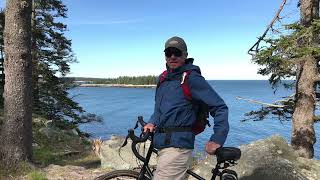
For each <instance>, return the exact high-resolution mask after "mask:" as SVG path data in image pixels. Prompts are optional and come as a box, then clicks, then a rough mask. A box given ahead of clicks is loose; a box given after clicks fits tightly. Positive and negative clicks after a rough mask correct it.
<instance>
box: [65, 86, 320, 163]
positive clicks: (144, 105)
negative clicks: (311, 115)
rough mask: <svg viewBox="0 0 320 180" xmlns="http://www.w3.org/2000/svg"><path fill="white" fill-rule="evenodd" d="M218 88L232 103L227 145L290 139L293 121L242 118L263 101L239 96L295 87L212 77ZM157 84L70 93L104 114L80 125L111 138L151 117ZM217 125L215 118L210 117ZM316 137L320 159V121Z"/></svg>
mask: <svg viewBox="0 0 320 180" xmlns="http://www.w3.org/2000/svg"><path fill="white" fill-rule="evenodd" d="M208 82H209V84H210V85H211V86H212V87H213V88H214V90H215V91H216V92H217V93H218V94H219V95H220V96H221V97H222V98H223V99H224V101H225V102H226V104H227V105H228V107H229V124H230V131H229V135H228V138H227V141H226V143H225V146H235V147H237V146H240V145H243V144H248V143H250V142H252V141H255V140H258V139H263V138H267V137H269V136H271V135H273V134H279V135H281V136H283V137H285V138H286V140H287V141H288V142H290V136H291V121H282V122H280V121H279V120H278V119H277V118H273V117H268V118H267V119H265V120H263V121H250V120H249V121H246V122H241V120H242V119H245V118H247V117H246V116H244V114H245V113H246V112H249V111H251V110H257V109H259V108H260V107H261V105H260V104H253V103H250V102H248V101H245V100H239V99H237V98H236V97H238V96H239V97H242V98H247V99H253V100H257V101H261V102H265V103H272V102H274V101H276V100H279V99H280V98H282V97H285V96H287V95H291V94H292V90H287V89H284V88H283V87H281V86H280V87H279V88H278V89H277V91H275V92H274V90H273V89H272V88H271V86H270V85H269V83H268V81H266V80H212V81H208ZM154 93H155V89H154V88H115V87H77V88H74V89H72V90H70V96H74V100H75V101H76V102H78V103H79V104H80V105H81V106H82V107H83V108H84V109H85V110H86V111H87V112H88V113H94V114H96V115H98V116H101V117H102V118H103V123H97V122H93V123H87V124H82V125H80V129H81V130H83V131H85V132H88V133H90V134H91V135H92V138H100V137H101V139H105V140H106V139H108V138H110V136H111V135H121V136H125V135H126V134H127V130H128V129H129V128H133V127H134V125H135V122H136V120H137V117H138V116H143V117H144V120H145V121H147V120H148V119H149V118H150V116H151V114H152V112H153V108H154ZM210 122H211V124H212V125H213V119H212V117H210ZM315 131H316V138H317V140H318V142H317V143H316V144H315V158H316V159H320V143H319V141H320V140H319V138H320V136H319V133H320V132H319V131H320V123H318V124H315ZM212 132H213V130H212V126H211V127H207V128H206V130H205V131H204V132H203V133H201V134H200V135H197V136H196V143H195V150H196V151H198V152H203V151H204V144H205V143H206V142H207V141H208V138H209V137H210V136H211V134H212Z"/></svg>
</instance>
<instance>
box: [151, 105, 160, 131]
mask: <svg viewBox="0 0 320 180" xmlns="http://www.w3.org/2000/svg"><path fill="white" fill-rule="evenodd" d="M159 119H160V113H159V108H158V106H157V103H155V105H154V111H153V114H152V115H151V117H150V119H149V121H148V123H152V124H154V125H156V126H157V125H158V124H159Z"/></svg>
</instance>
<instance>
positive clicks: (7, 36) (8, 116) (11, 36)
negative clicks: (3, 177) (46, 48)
mask: <svg viewBox="0 0 320 180" xmlns="http://www.w3.org/2000/svg"><path fill="white" fill-rule="evenodd" d="M31 5H32V2H31V0H8V1H7V7H6V13H5V14H6V16H5V21H6V24H5V28H4V45H5V54H6V56H5V58H6V60H5V61H4V65H5V68H4V69H5V74H6V79H5V87H4V122H3V124H1V130H0V137H1V141H0V159H1V161H2V165H3V167H2V168H7V169H11V168H15V167H17V166H18V165H19V163H20V162H21V161H24V160H30V159H31V158H32V88H31V82H32V63H31V48H30V47H31Z"/></svg>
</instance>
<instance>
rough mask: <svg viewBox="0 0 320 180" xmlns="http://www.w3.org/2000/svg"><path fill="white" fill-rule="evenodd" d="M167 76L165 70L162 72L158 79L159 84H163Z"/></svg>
mask: <svg viewBox="0 0 320 180" xmlns="http://www.w3.org/2000/svg"><path fill="white" fill-rule="evenodd" d="M167 74H168V71H167V70H165V71H163V72H162V73H161V75H160V78H159V83H160V84H161V83H163V81H164V80H165V79H166V76H167Z"/></svg>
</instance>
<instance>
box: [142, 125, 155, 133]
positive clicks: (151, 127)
mask: <svg viewBox="0 0 320 180" xmlns="http://www.w3.org/2000/svg"><path fill="white" fill-rule="evenodd" d="M154 129H155V125H154V124H152V123H148V124H146V125H145V126H144V127H143V132H147V131H148V130H149V132H153V131H154Z"/></svg>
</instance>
